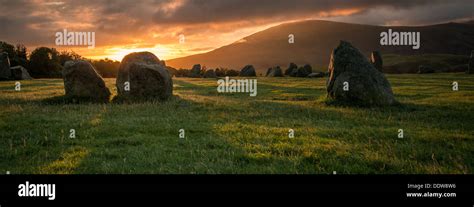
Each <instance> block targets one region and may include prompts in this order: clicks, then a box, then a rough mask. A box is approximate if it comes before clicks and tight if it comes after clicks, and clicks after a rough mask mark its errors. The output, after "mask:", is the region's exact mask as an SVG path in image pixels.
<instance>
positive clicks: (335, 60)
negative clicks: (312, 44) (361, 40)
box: [327, 41, 396, 106]
mask: <svg viewBox="0 0 474 207" xmlns="http://www.w3.org/2000/svg"><path fill="white" fill-rule="evenodd" d="M328 72H329V78H328V81H327V93H328V94H327V95H328V98H330V99H332V100H336V101H342V102H344V103H349V104H356V105H366V106H372V105H379V106H383V105H392V104H395V103H396V100H395V98H394V96H393V93H392V88H391V86H390V83H389V82H388V80H387V79H386V78H385V76H384V75H383V73H380V72H378V71H377V69H376V68H375V67H374V66H373V65H372V64H371V63H370V62H369V60H368V59H367V58H366V57H365V56H364V55H363V54H362V53H361V52H360V51H359V50H358V49H357V48H355V47H353V46H352V45H351V44H350V43H349V42H345V41H341V43H340V44H339V46H338V47H337V48H336V49H334V50H333V52H332V54H331V60H330V62H329V68H328ZM345 86H346V87H345ZM345 89H348V90H345Z"/></svg>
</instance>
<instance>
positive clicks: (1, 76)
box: [0, 52, 12, 80]
mask: <svg viewBox="0 0 474 207" xmlns="http://www.w3.org/2000/svg"><path fill="white" fill-rule="evenodd" d="M11 77H12V74H11V71H10V59H8V53H6V52H0V80H10V79H11Z"/></svg>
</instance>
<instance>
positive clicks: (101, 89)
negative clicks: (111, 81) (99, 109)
mask: <svg viewBox="0 0 474 207" xmlns="http://www.w3.org/2000/svg"><path fill="white" fill-rule="evenodd" d="M62 75H63V79H64V90H65V91H66V97H69V98H77V99H81V100H82V99H87V100H90V101H96V102H108V101H109V98H110V91H109V89H108V88H107V87H106V86H105V83H104V80H103V79H102V77H101V76H100V75H99V74H98V73H97V71H96V70H95V69H94V67H93V66H92V65H91V64H90V63H89V62H87V61H83V60H74V61H67V62H66V63H65V64H64V69H63V71H62Z"/></svg>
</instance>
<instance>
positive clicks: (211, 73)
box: [204, 69, 217, 78]
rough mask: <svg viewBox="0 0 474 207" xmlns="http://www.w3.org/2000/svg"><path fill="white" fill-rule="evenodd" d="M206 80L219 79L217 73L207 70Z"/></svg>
mask: <svg viewBox="0 0 474 207" xmlns="http://www.w3.org/2000/svg"><path fill="white" fill-rule="evenodd" d="M204 78H217V75H216V72H214V70H212V69H210V70H206V72H205V73H204Z"/></svg>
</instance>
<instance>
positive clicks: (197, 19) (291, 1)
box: [154, 0, 473, 24]
mask: <svg viewBox="0 0 474 207" xmlns="http://www.w3.org/2000/svg"><path fill="white" fill-rule="evenodd" d="M448 3H449V4H451V5H457V7H458V8H461V7H468V8H469V7H471V8H472V5H473V3H472V0H454V1H445V0H397V1H394V0H391V1H390V0H355V1H347V0H258V1H254V0H189V1H185V3H184V4H183V5H182V6H181V7H178V8H177V9H176V10H174V11H171V12H170V11H166V10H158V11H157V12H156V13H155V15H154V22H155V23H158V24H197V23H206V22H229V21H242V20H244V21H245V20H252V19H265V18H278V19H285V18H288V19H289V20H291V19H293V18H297V17H301V16H317V15H318V13H319V12H330V11H335V10H347V9H359V10H360V11H359V12H358V14H360V13H365V12H367V11H369V10H371V9H375V8H390V9H392V10H393V11H394V12H400V11H403V10H407V9H411V8H414V7H428V8H429V7H432V6H437V5H444V4H448ZM446 12H449V13H450V14H451V15H452V16H454V17H456V18H457V17H459V16H460V15H459V14H457V13H456V10H450V11H446ZM470 16H472V13H471V14H470ZM406 18H407V19H408V18H413V19H417V14H411V15H409V16H406ZM443 20H446V19H443ZM361 23H363V22H361Z"/></svg>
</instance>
